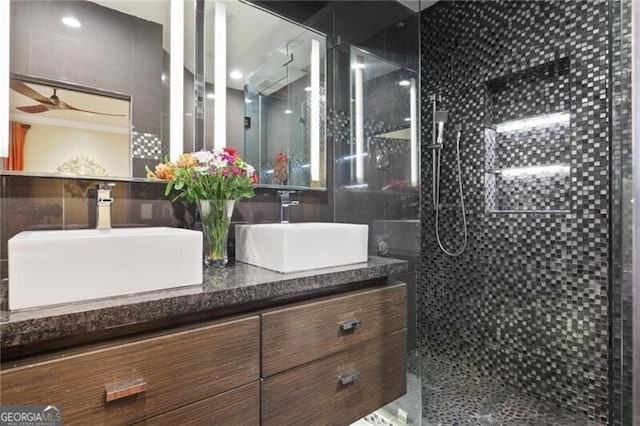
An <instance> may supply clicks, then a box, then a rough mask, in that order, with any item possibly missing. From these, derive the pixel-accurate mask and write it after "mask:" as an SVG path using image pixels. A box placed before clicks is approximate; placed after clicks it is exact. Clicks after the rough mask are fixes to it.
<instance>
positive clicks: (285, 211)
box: [278, 191, 300, 223]
mask: <svg viewBox="0 0 640 426" xmlns="http://www.w3.org/2000/svg"><path fill="white" fill-rule="evenodd" d="M294 192H295V191H278V198H280V223H289V207H290V206H297V205H298V204H300V202H299V201H297V200H290V199H289V197H290V195H291V194H292V193H294Z"/></svg>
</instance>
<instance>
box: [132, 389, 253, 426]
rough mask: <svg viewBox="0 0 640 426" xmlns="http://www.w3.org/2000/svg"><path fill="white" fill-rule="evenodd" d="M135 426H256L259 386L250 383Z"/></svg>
mask: <svg viewBox="0 0 640 426" xmlns="http://www.w3.org/2000/svg"><path fill="white" fill-rule="evenodd" d="M136 424H139V425H149V426H151V425H153V426H165V425H166V426H174V425H181V426H196V425H203V426H205V425H206V426H210V425H238V426H252V425H255V426H258V425H260V382H255V383H251V384H249V385H245V386H242V387H240V388H237V389H234V390H230V391H228V392H225V393H222V394H220V395H216V396H212V397H211V398H206V399H203V400H202V401H198V402H194V403H193V404H189V405H187V406H184V407H182V408H178V409H176V410H171V411H169V412H168V413H165V414H160V415H159V416H156V417H152V418H150V419H148V420H145V421H143V422H140V423H136Z"/></svg>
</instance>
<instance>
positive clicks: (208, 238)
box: [147, 147, 258, 267]
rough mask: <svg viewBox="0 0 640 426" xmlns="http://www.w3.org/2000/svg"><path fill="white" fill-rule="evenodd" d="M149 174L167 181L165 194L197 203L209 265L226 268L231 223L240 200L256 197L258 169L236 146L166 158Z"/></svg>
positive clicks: (175, 198) (148, 172)
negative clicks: (254, 188)
mask: <svg viewBox="0 0 640 426" xmlns="http://www.w3.org/2000/svg"><path fill="white" fill-rule="evenodd" d="M147 177H149V178H155V179H161V180H166V181H167V186H166V188H165V195H167V196H168V195H170V194H171V193H172V192H173V193H177V194H176V195H175V196H174V197H173V198H172V200H171V201H176V200H180V199H184V200H185V201H187V202H190V203H196V206H197V208H198V212H199V213H200V219H201V220H202V232H203V233H204V236H205V243H206V247H207V248H206V251H205V264H206V265H207V266H213V267H222V266H224V265H226V264H227V263H228V261H229V258H228V256H227V238H228V234H229V223H230V221H231V215H232V213H233V209H234V207H235V204H236V202H237V201H239V200H240V199H242V198H251V197H253V195H254V193H253V185H254V184H256V183H258V177H257V175H256V173H255V169H254V168H253V167H252V166H251V165H249V164H247V163H246V162H245V161H244V160H243V159H242V158H240V156H239V155H238V154H237V153H236V150H235V149H233V148H229V147H227V148H223V149H213V150H211V151H206V150H203V151H198V152H193V153H187V154H182V155H181V156H180V157H179V158H178V160H177V161H176V162H170V161H166V160H165V161H164V162H162V163H160V164H158V165H157V166H156V167H155V170H154V171H151V170H150V169H148V168H147Z"/></svg>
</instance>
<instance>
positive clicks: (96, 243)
mask: <svg viewBox="0 0 640 426" xmlns="http://www.w3.org/2000/svg"><path fill="white" fill-rule="evenodd" d="M200 283H202V233H201V232H197V231H191V230H187V229H178V228H164V227H156V228H151V227H150V228H115V229H100V230H98V229H81V230H67V231H24V232H21V233H19V234H18V235H16V236H15V237H13V238H11V239H10V240H9V309H24V308H33V307H37V306H45V305H53V304H60V303H68V302H77V301H82V300H90V299H97V298H103V297H112V296H121V295H126V294H132V293H139V292H145V291H153V290H163V289H168V288H173V287H181V286H186V285H193V284H200Z"/></svg>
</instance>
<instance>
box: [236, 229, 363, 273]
mask: <svg viewBox="0 0 640 426" xmlns="http://www.w3.org/2000/svg"><path fill="white" fill-rule="evenodd" d="M368 237H369V227H368V226H367V225H354V224H350V223H313V222H310V223H268V224H260V225H236V260H238V261H240V262H244V263H249V264H251V265H255V266H260V267H262V268H266V269H270V270H272V271H277V272H283V273H288V272H298V271H305V270H308V269H318V268H328V267H331V266H340V265H348V264H352V263H359V262H366V261H367V241H368Z"/></svg>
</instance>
